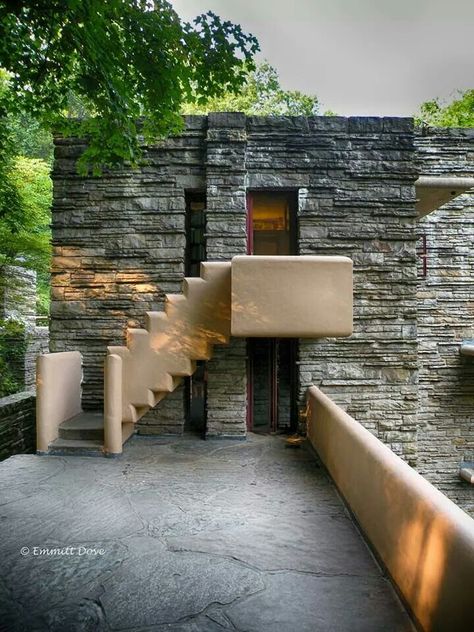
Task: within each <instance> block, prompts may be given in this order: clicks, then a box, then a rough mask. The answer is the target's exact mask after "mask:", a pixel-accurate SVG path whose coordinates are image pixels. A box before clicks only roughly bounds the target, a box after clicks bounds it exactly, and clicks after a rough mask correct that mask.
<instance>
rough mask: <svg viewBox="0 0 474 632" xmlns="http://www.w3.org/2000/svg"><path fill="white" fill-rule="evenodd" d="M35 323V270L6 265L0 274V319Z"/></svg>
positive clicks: (28, 324) (29, 325) (33, 324)
mask: <svg viewBox="0 0 474 632" xmlns="http://www.w3.org/2000/svg"><path fill="white" fill-rule="evenodd" d="M9 318H12V319H14V320H17V321H20V322H22V323H24V324H25V325H27V326H28V327H34V326H35V324H36V272H35V271H34V270H27V269H26V268H22V267H20V266H7V267H6V268H4V269H2V271H1V274H0V319H5V320H8V319H9Z"/></svg>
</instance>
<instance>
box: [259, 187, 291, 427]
mask: <svg viewBox="0 0 474 632" xmlns="http://www.w3.org/2000/svg"><path fill="white" fill-rule="evenodd" d="M256 193H257V194H258V193H270V194H271V193H276V194H279V195H285V196H286V197H287V199H288V202H289V222H290V225H289V228H290V249H291V254H292V255H297V254H299V248H298V189H276V188H268V189H248V190H247V216H246V231H247V254H248V255H251V254H253V244H254V238H253V195H254V194H256ZM252 345H253V343H252V339H251V338H248V339H247V430H248V431H249V432H252V430H253V400H254V366H253V346H252ZM270 353H271V355H272V357H271V362H270V363H269V364H270V371H269V373H270V375H269V382H270V410H269V415H270V430H271V431H276V430H277V428H278V371H277V359H278V340H277V339H272V341H271V343H270ZM296 353H297V341H296V340H294V341H293V343H292V345H291V354H290V356H291V358H290V362H291V363H292V365H291V366H290V388H291V417H290V418H291V425H292V429H293V430H294V429H295V427H296V424H297V420H296V416H295V411H296V412H297V410H298V405H297V397H298V393H297V379H296V360H297V358H296Z"/></svg>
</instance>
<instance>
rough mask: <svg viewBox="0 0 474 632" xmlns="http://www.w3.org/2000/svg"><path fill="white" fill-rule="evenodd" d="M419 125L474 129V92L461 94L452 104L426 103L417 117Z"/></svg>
mask: <svg viewBox="0 0 474 632" xmlns="http://www.w3.org/2000/svg"><path fill="white" fill-rule="evenodd" d="M416 122H417V123H418V124H419V125H430V126H432V127H474V90H466V91H465V92H459V93H458V98H455V99H453V101H451V103H445V102H442V101H441V100H440V99H433V100H432V101H426V102H425V103H423V104H422V105H421V107H420V111H419V113H418V115H417V117H416Z"/></svg>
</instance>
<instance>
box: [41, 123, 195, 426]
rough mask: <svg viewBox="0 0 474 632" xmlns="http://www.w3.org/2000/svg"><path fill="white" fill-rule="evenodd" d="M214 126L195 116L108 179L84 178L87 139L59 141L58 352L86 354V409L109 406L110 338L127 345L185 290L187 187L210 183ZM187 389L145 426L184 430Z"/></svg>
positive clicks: (54, 327)
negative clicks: (137, 163) (149, 314)
mask: <svg viewBox="0 0 474 632" xmlns="http://www.w3.org/2000/svg"><path fill="white" fill-rule="evenodd" d="M205 126H206V121H205V119H203V118H202V117H188V119H187V128H186V131H185V132H184V133H183V135H182V136H180V137H177V138H173V139H169V140H167V141H166V142H163V143H160V144H158V145H156V146H154V147H150V148H149V149H148V150H147V151H146V155H145V160H146V164H145V165H144V166H143V167H142V168H140V170H131V169H128V170H127V169H122V170H119V171H113V172H107V171H106V172H104V173H103V175H102V176H101V177H87V178H83V177H80V176H78V174H77V172H76V160H77V157H78V156H79V155H80V153H81V151H82V150H83V144H82V143H81V141H79V140H77V139H67V140H66V139H56V149H55V168H54V172H53V181H54V203H53V246H54V255H53V274H52V299H53V300H52V305H51V316H52V322H51V329H50V331H51V351H66V350H73V349H78V350H79V351H81V352H82V353H83V357H84V383H83V402H84V407H85V408H96V407H101V406H102V397H103V360H104V357H105V353H106V347H107V345H110V344H114V345H115V344H119V345H121V344H124V343H125V331H126V328H127V326H142V325H143V320H144V314H145V312H146V311H149V310H160V309H162V308H163V302H164V295H165V293H173V292H180V291H181V281H182V279H183V276H184V253H185V197H184V194H185V190H192V189H205V180H204V137H205ZM179 393H181V396H180V395H179ZM182 393H183V391H182V388H180V389H179V391H178V394H174V401H175V404H174V406H173V408H172V410H169V411H167V412H166V414H165V413H164V412H163V415H164V418H163V419H162V420H161V421H160V415H161V414H162V412H160V411H164V410H165V408H164V407H160V406H158V407H157V408H156V409H155V410H153V411H150V413H148V415H147V416H146V417H145V418H143V420H142V424H140V428H139V431H147V432H148V431H150V429H151V428H150V427H151V426H160V424H161V423H162V424H163V426H165V427H166V428H168V429H170V428H172V427H173V426H178V427H181V426H182V422H183V415H184V400H183V397H182Z"/></svg>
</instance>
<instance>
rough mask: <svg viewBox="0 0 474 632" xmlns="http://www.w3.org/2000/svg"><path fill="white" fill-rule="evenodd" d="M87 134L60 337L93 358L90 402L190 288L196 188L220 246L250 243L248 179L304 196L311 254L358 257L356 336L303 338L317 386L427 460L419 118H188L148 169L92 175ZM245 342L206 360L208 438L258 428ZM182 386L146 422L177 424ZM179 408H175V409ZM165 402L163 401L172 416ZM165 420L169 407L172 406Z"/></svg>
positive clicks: (74, 195)
mask: <svg viewBox="0 0 474 632" xmlns="http://www.w3.org/2000/svg"><path fill="white" fill-rule="evenodd" d="M82 149H83V145H82V144H81V142H80V141H78V140H74V139H69V140H63V139H58V140H57V141H56V164H55V171H54V183H55V190H54V191H55V193H54V200H55V201H54V213H53V236H54V246H55V254H54V262H53V303H52V325H51V349H52V351H61V350H69V349H79V350H80V351H82V353H83V355H84V403H85V406H86V407H97V406H100V405H101V403H102V379H103V378H102V363H103V357H104V354H105V347H106V345H107V344H123V342H124V332H125V329H126V327H127V325H128V324H133V325H136V324H141V323H142V319H143V314H144V312H145V311H146V310H150V309H161V308H162V307H163V296H164V293H165V292H177V291H180V282H181V280H182V278H183V271H184V252H185V198H184V193H185V190H186V189H188V190H189V189H205V190H206V194H207V213H206V217H207V229H206V239H207V244H206V247H207V255H208V259H209V260H229V259H230V258H231V257H232V256H234V255H236V254H242V253H245V252H246V193H247V191H248V190H249V189H272V188H273V189H285V190H293V191H295V192H298V196H299V210H298V215H299V238H300V239H299V242H300V253H301V254H342V255H348V256H350V257H351V258H352V259H353V260H354V264H355V333H354V335H353V336H352V338H351V339H349V340H324V341H314V340H313V341H302V342H301V344H300V353H299V363H300V405H301V406H303V404H304V393H305V390H306V387H307V386H308V385H309V384H311V383H313V382H314V383H316V384H318V385H322V387H323V389H324V390H326V392H328V394H329V395H330V396H331V397H333V398H334V399H336V401H338V402H339V403H341V404H343V405H344V406H345V407H346V408H347V409H348V411H349V412H350V413H351V414H353V415H354V416H355V417H356V418H357V419H359V420H360V421H361V422H362V423H364V424H365V425H366V426H367V427H368V428H370V430H372V431H373V432H374V433H376V434H377V435H378V436H379V437H380V438H381V439H382V440H384V441H385V442H386V443H388V444H389V445H390V446H391V447H392V448H393V449H394V450H395V451H396V452H397V453H399V454H401V455H403V456H404V457H405V458H407V459H408V460H409V461H410V462H412V463H413V462H414V461H415V458H416V396H417V395H416V393H417V385H416V381H417V365H416V295H415V291H416V264H415V256H416V253H415V246H416V243H415V234H414V219H415V208H414V202H415V192H414V186H413V185H414V180H415V179H416V176H417V174H416V170H415V166H414V162H413V158H414V151H413V130H412V123H411V121H410V120H408V119H390V118H386V119H379V118H363V119H361V118H351V119H346V118H338V117H310V118H304V117H245V116H244V115H242V114H225V113H219V114H212V115H210V116H209V117H187V119H186V130H185V131H184V133H183V134H182V135H181V136H180V137H177V138H172V139H168V140H167V141H166V142H163V143H161V144H160V145H159V146H156V147H150V148H148V150H147V151H146V158H147V164H146V166H144V167H142V168H141V169H140V170H137V171H132V170H126V169H124V170H121V171H115V172H106V173H104V174H103V176H102V177H100V178H92V177H89V178H80V177H79V176H78V175H77V173H76V170H75V161H76V159H77V157H78V155H79V154H80V152H81V151H82ZM245 359H246V347H245V341H244V340H232V341H231V344H230V346H229V347H225V348H224V347H223V348H218V347H216V354H215V356H214V358H213V359H212V360H211V361H210V362H209V364H208V415H207V417H208V434H209V435H212V436H215V435H227V436H242V435H243V434H244V433H245V409H246V393H245V379H246V378H245ZM182 401H183V398H182V397H181V394H180V393H179V392H178V393H175V394H174V395H173V397H172V401H171V399H170V400H168V403H167V405H165V403H164V402H163V405H159V406H158V407H157V409H156V410H155V411H153V412H151V413H149V415H148V416H147V418H145V419H144V420H143V422H142V424H141V428H142V429H143V431H147V432H149V431H160V428H167V429H171V428H174V429H179V428H180V427H182V423H183V408H182ZM171 404H172V405H171ZM160 411H161V412H160ZM160 416H161V417H160Z"/></svg>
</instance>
